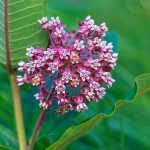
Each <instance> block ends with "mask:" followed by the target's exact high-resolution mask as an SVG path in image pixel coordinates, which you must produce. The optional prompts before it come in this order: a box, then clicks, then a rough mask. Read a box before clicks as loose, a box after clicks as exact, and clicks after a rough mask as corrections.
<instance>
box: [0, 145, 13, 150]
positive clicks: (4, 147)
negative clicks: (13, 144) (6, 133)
mask: <svg viewBox="0 0 150 150" xmlns="http://www.w3.org/2000/svg"><path fill="white" fill-rule="evenodd" d="M0 149H1V150H14V149H12V148H10V147H7V146H2V145H1V146H0Z"/></svg>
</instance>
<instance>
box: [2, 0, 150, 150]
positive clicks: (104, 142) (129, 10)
mask: <svg viewBox="0 0 150 150" xmlns="http://www.w3.org/2000/svg"><path fill="white" fill-rule="evenodd" d="M47 9H48V11H47V13H48V17H49V18H50V17H52V16H53V17H56V16H59V17H60V19H61V22H62V23H64V24H67V30H68V31H69V30H71V29H72V27H74V28H75V29H77V28H78V26H77V22H76V21H77V20H83V19H84V18H85V17H86V16H88V15H91V17H92V18H93V19H94V20H95V23H96V24H97V25H99V24H100V23H103V22H106V24H107V27H108V29H109V31H110V33H109V35H110V37H111V38H109V39H111V40H112V41H114V42H115V44H116V43H117V44H118V45H117V52H118V53H119V58H118V61H117V66H116V67H115V69H114V70H113V72H112V74H113V78H114V79H115V80H116V82H115V83H114V85H113V87H112V88H110V89H108V90H107V95H106V97H105V98H104V99H103V100H101V101H100V102H99V103H94V102H93V103H91V104H90V105H89V110H88V111H85V112H84V113H80V114H79V115H77V116H76V114H71V115H70V116H69V115H68V116H66V117H65V116H64V117H63V118H62V117H58V116H57V115H55V114H54V113H53V112H52V113H51V114H49V116H48V117H47V120H46V122H45V123H44V125H43V128H42V130H41V133H40V135H39V140H38V141H37V142H36V145H35V150H43V149H44V148H46V147H48V146H49V145H50V144H52V143H54V142H56V141H57V140H58V139H59V138H60V136H61V135H62V134H63V133H64V131H65V130H66V129H67V128H68V127H69V126H71V125H77V124H78V123H81V122H84V121H86V120H87V119H89V118H90V117H92V116H93V115H95V114H97V113H101V112H103V111H104V110H106V109H107V108H109V107H112V106H113V105H114V104H115V102H116V101H117V100H119V99H124V97H125V96H126V95H127V94H128V92H130V91H131V90H132V88H133V87H134V85H135V82H134V80H135V77H136V76H138V75H140V74H145V73H149V72H150V65H149V64H150V60H149V58H150V42H149V40H150V38H149V37H150V0H48V4H47ZM113 37H114V39H113ZM115 46H116V45H115ZM0 70H1V72H0V79H1V80H0V85H1V86H0V99H1V105H0V121H1V124H0V144H2V145H11V146H13V147H15V148H16V149H17V138H16V129H15V122H14V119H13V118H14V115H13V113H12V112H13V104H12V96H11V93H10V84H9V80H8V76H7V75H6V73H5V70H3V69H2V68H0ZM35 93H36V89H35V88H30V89H29V87H28V85H23V86H22V87H21V97H22V101H23V111H24V118H25V124H26V133H27V137H28V138H30V136H31V133H32V129H33V127H34V124H35V120H36V118H37V116H38V114H39V112H40V111H41V109H40V108H39V107H38V102H37V101H36V100H35V99H34V97H33V96H32V95H33V94H35ZM52 114H53V118H54V119H53V118H52V117H51V116H52ZM29 116H30V117H29ZM72 116H73V117H75V118H74V119H72ZM4 118H5V119H4ZM55 124H56V125H58V127H55ZM6 128H7V130H6ZM48 131H49V132H48ZM48 133H49V135H48V136H46V137H44V135H45V134H48ZM70 149H71V150H87V149H88V150H149V149H150V93H149V92H147V93H146V94H144V95H142V96H141V97H139V98H138V99H136V100H135V101H134V102H133V103H130V104H127V105H125V106H123V107H122V108H120V109H118V110H117V111H116V112H115V114H114V115H113V116H112V117H110V118H106V119H104V120H103V121H102V122H101V123H100V124H98V125H97V126H96V127H95V128H94V129H93V130H91V131H90V132H89V133H87V134H86V135H85V136H83V137H81V138H80V139H78V140H76V141H74V142H72V143H70V144H69V145H68V146H67V147H66V148H65V149H64V150H70Z"/></svg>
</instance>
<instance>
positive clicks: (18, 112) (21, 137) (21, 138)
mask: <svg viewBox="0 0 150 150" xmlns="http://www.w3.org/2000/svg"><path fill="white" fill-rule="evenodd" d="M10 82H11V88H12V95H13V103H14V114H15V121H16V127H17V134H18V142H19V149H20V150H26V147H27V146H26V136H25V129H24V121H23V115H22V108H21V100H20V91H19V87H18V83H17V81H16V72H13V74H11V75H10Z"/></svg>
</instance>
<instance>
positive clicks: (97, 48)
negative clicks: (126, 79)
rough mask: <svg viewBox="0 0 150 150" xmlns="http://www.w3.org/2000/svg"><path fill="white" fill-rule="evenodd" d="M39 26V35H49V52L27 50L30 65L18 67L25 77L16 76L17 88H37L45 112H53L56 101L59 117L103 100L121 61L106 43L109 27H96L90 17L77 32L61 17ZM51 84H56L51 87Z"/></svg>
mask: <svg viewBox="0 0 150 150" xmlns="http://www.w3.org/2000/svg"><path fill="white" fill-rule="evenodd" d="M38 22H39V24H41V29H39V32H48V35H49V45H48V46H47V49H46V50H44V49H43V48H41V47H39V46H37V47H36V48H34V47H32V46H31V47H29V48H27V49H26V50H27V52H26V55H27V56H28V57H29V58H28V62H23V61H20V62H19V63H18V65H19V68H18V70H19V71H20V72H23V73H24V75H23V76H21V75H18V76H17V81H18V85H19V86H20V85H22V84H24V83H28V84H29V85H31V86H32V85H33V86H37V87H38V89H39V92H38V93H35V95H34V97H35V99H36V100H39V106H40V107H42V108H43V109H48V108H52V107H53V105H54V102H55V101H57V105H58V106H57V107H58V108H57V109H56V110H55V111H54V112H55V113H56V114H65V113H69V111H77V112H81V111H85V110H86V109H88V106H87V103H86V101H89V102H92V101H96V102H98V101H99V100H101V99H103V97H104V96H105V94H106V87H108V88H110V87H111V86H112V84H113V82H115V80H114V79H113V78H112V75H111V71H112V70H113V69H114V66H116V60H117V57H118V54H117V53H113V50H112V48H113V45H112V43H107V41H105V40H103V37H105V36H106V32H107V31H108V28H107V27H106V23H102V24H100V25H95V23H94V20H93V19H91V17H90V16H87V17H86V18H85V20H83V21H81V22H78V25H79V29H78V30H74V29H73V30H72V31H71V32H66V31H65V28H66V25H65V24H62V23H61V21H60V19H59V17H56V18H54V17H52V18H51V20H50V21H48V19H47V17H43V18H42V19H41V20H38ZM39 34H40V33H39ZM41 40H42V39H41ZM48 78H49V80H47V79H48ZM51 80H54V83H53V84H52V85H51V84H50V82H51ZM68 88H69V89H70V91H72V94H70V93H69V91H68V90H67V89H68ZM74 90H75V91H76V92H75V94H73V91H74Z"/></svg>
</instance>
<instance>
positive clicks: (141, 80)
mask: <svg viewBox="0 0 150 150" xmlns="http://www.w3.org/2000/svg"><path fill="white" fill-rule="evenodd" d="M135 81H136V85H135V89H134V90H133V91H132V93H130V95H129V96H128V97H127V98H126V99H125V100H118V101H117V102H116V104H115V105H114V107H112V108H110V109H109V110H108V111H106V112H105V113H101V114H98V115H96V116H94V117H93V118H91V119H90V120H88V121H86V122H84V123H82V124H80V125H78V126H73V127H71V128H69V129H67V131H66V132H65V133H64V134H63V136H62V137H61V138H60V140H58V141H57V142H56V143H54V144H53V145H51V146H50V147H48V148H47V149H46V150H58V149H60V148H61V149H62V147H65V146H66V145H67V144H69V143H70V142H71V141H73V140H75V139H77V138H79V137H81V136H83V135H84V134H85V133H87V132H88V131H89V130H91V129H92V128H93V127H94V126H96V125H97V124H98V123H99V122H101V121H102V120H103V119H104V118H105V117H110V116H112V115H113V113H114V112H115V110H116V109H118V108H120V107H121V106H123V105H125V104H126V103H129V102H132V101H133V100H134V99H135V98H137V97H138V96H140V95H142V94H143V93H145V92H147V91H148V90H150V73H149V74H144V75H140V76H138V77H137V78H136V79H135Z"/></svg>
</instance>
